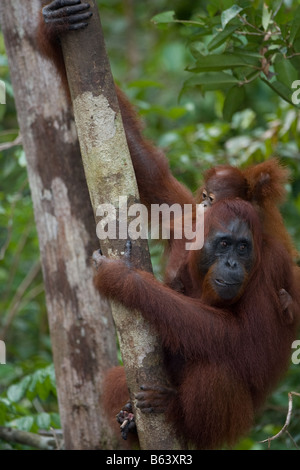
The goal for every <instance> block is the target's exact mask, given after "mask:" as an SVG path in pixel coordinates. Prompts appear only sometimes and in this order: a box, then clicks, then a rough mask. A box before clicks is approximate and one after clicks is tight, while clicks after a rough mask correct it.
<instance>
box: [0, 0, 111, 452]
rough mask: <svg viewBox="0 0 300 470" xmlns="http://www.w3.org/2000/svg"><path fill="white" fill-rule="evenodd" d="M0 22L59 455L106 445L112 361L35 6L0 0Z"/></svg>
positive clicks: (92, 243) (88, 235)
mask: <svg viewBox="0 0 300 470" xmlns="http://www.w3.org/2000/svg"><path fill="white" fill-rule="evenodd" d="M0 13H1V25H2V31H3V34H4V39H5V44H6V51H7V55H8V59H9V65H10V72H11V79H12V84H13V88H14V94H15V101H16V106H17V112H18V119H19V124H20V129H21V133H22V138H23V143H24V149H25V152H26V158H27V167H28V176H29V183H30V189H31V194H32V199H33V205H34V213H35V220H36V225H37V230H38V236H39V244H40V253H41V262H42V268H43V275H44V281H45V290H46V301H47V310H48V317H49V325H50V332H51V342H52V349H53V358H54V364H55V372H56V379H57V389H58V400H59V409H60V416H61V422H62V428H63V434H64V442H65V448H66V449H103V448H110V449H112V448H114V446H115V445H116V444H115V443H114V439H113V438H112V434H111V432H110V430H109V429H108V428H107V424H106V422H105V421H104V413H103V409H102V408H101V394H102V387H103V378H104V374H105V372H106V370H107V369H108V368H110V367H111V366H113V365H115V364H116V363H117V352H116V343H115V333H114V327H113V321H112V317H111V312H110V308H109V305H108V304H107V302H105V301H104V300H101V299H100V297H99V294H98V293H97V292H96V290H95V288H94V286H93V269H92V266H91V262H90V255H91V254H92V252H93V250H94V249H96V248H97V246H98V240H97V237H96V231H95V219H94V215H93V210H92V207H91V204H90V198H89V194H88V190H87V186H86V181H85V176H84V171H83V168H82V161H81V156H80V149H79V146H78V141H77V136H76V131H75V126H74V120H73V117H72V112H71V110H70V106H69V104H68V102H67V99H66V97H65V95H64V92H63V89H62V86H61V83H60V81H59V79H58V76H57V72H56V70H55V69H54V67H53V66H52V64H51V63H50V62H48V61H46V60H45V59H44V58H43V57H41V55H40V54H39V51H38V48H37V45H36V39H35V36H36V28H37V24H38V18H39V14H40V1H39V0H31V1H30V2H28V1H26V2H24V1H23V0H14V1H13V2H12V1H11V0H1V1H0Z"/></svg>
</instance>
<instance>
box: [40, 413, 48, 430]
mask: <svg viewBox="0 0 300 470" xmlns="http://www.w3.org/2000/svg"><path fill="white" fill-rule="evenodd" d="M36 424H37V426H38V428H39V429H49V427H50V424H51V416H50V414H49V413H39V414H38V415H37V417H36Z"/></svg>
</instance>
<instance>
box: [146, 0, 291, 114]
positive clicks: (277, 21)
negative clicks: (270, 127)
mask: <svg viewBox="0 0 300 470" xmlns="http://www.w3.org/2000/svg"><path fill="white" fill-rule="evenodd" d="M294 3H295V5H293V7H292V8H290V9H289V11H288V14H285V12H286V10H287V8H286V7H285V5H284V2H278V1H275V2H272V3H271V4H270V5H269V6H268V4H267V3H266V2H264V1H260V2H257V6H256V8H255V9H254V8H253V5H252V4H251V3H247V2H245V1H239V2H236V3H234V2H226V4H227V6H228V8H226V9H225V10H223V9H220V8H218V9H215V8H211V7H210V8H208V9H207V13H206V14H204V13H201V14H198V15H195V18H194V20H193V21H190V20H176V19H175V18H174V16H175V12H174V11H173V12H166V13H161V14H159V15H156V16H155V17H154V19H153V21H155V23H158V24H165V23H168V22H169V23H174V22H179V23H181V24H182V25H185V26H186V27H187V28H188V29H189V32H188V41H189V49H190V51H191V54H192V56H193V63H192V65H191V66H188V67H187V70H188V71H189V72H192V73H193V74H196V77H193V78H191V79H188V80H187V81H186V82H185V84H184V90H186V89H187V88H189V87H194V86H197V87H198V88H199V89H200V91H201V92H202V93H205V92H206V91H208V90H220V89H223V90H224V91H225V92H228V86H229V85H232V84H235V86H234V87H232V88H231V90H230V92H231V98H232V100H237V102H238V104H239V108H240V109H242V108H243V107H245V106H246V99H245V94H242V93H241V92H240V91H239V88H240V87H245V86H246V85H248V83H250V82H252V81H254V80H256V79H260V80H263V81H264V83H266V85H268V86H269V87H271V89H272V90H273V91H275V92H276V93H278V95H279V96H281V97H282V98H283V99H285V100H286V101H287V102H289V103H291V104H293V103H292V96H293V91H292V84H293V83H294V82H295V81H296V80H297V79H299V78H300V77H299V45H300V22H299V18H300V6H299V5H297V2H294ZM243 97H244V99H242V98H243ZM294 104H299V100H297V102H296V103H294ZM234 112H235V109H234V108H233V107H232V106H231V104H230V103H229V101H228V100H227V101H225V102H224V109H223V113H224V118H225V119H229V118H231V117H232V115H233V113H234Z"/></svg>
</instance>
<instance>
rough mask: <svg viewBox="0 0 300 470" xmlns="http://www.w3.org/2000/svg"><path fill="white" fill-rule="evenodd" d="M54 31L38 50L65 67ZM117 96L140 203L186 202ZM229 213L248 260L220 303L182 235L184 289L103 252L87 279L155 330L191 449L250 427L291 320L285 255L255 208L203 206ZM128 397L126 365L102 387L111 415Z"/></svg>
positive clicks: (211, 215)
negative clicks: (285, 304) (249, 248)
mask: <svg viewBox="0 0 300 470" xmlns="http://www.w3.org/2000/svg"><path fill="white" fill-rule="evenodd" d="M49 35H50V39H51V41H50V42H48V43H47V38H48V37H49ZM53 38H54V35H53V31H51V30H50V29H49V28H48V27H46V26H45V25H44V23H43V22H41V25H40V28H39V40H40V43H41V45H42V49H43V53H44V54H45V55H46V56H47V57H49V58H51V59H52V60H54V61H55V63H56V64H57V65H58V66H59V71H60V73H61V74H62V75H64V68H63V67H62V64H61V56H60V58H59V54H60V51H59V49H58V47H57V46H58V42H56V40H55V39H53ZM65 83H66V82H65ZM118 97H119V103H120V108H121V112H122V117H123V121H124V127H125V131H126V136H127V141H128V146H129V149H130V153H131V156H132V161H133V165H134V169H135V173H136V177H137V181H138V186H139V190H140V195H141V199H142V202H143V203H144V204H146V205H147V207H150V205H151V204H153V203H156V204H161V203H168V204H173V203H180V204H182V205H183V204H189V203H192V204H194V203H195V200H194V198H193V196H192V194H191V193H190V192H189V191H188V190H187V189H186V188H184V187H183V186H182V185H180V184H179V183H178V182H177V181H176V180H175V178H174V177H173V176H172V174H171V173H170V170H169V167H168V163H167V160H166V158H165V157H164V155H163V154H162V153H161V152H160V151H159V150H157V149H156V148H155V147H154V146H153V145H152V144H151V143H150V142H148V141H146V140H145V139H144V138H143V136H142V132H141V127H140V124H139V123H138V121H137V118H136V116H135V113H134V111H133V109H132V107H131V106H130V104H129V103H128V101H127V99H126V98H125V97H124V95H123V94H122V93H121V92H120V91H119V90H118ZM270 171H271V170H270V168H269V172H270ZM272 175H273V173H272ZM257 178H258V181H260V179H259V178H260V177H259V176H257V174H256V173H255V172H254V173H251V171H249V172H248V173H247V179H248V181H249V185H250V188H252V194H253V202H254V203H257V204H258V208H259V210H261V208H263V210H265V207H266V201H267V200H269V199H268V198H269V196H270V200H272V199H273V197H274V194H275V193H272V191H271V193H269V194H266V193H265V191H264V189H263V186H262V185H260V186H256V185H255V182H256V181H257ZM278 178H279V179H278ZM280 178H281V176H280V177H279V176H278V175H277V176H276V174H275V173H274V178H273V176H271V181H272V184H273V185H275V187H276V188H277V189H276V191H277V192H276V195H278V197H279V196H280V194H281V185H282V180H281V179H280ZM253 188H254V189H253ZM278 190H279V192H278ZM239 197H241V195H239ZM267 210H269V209H267ZM235 217H241V218H243V219H244V220H245V221H246V222H247V223H248V225H249V227H250V228H251V231H252V234H253V238H254V248H255V253H256V261H255V266H254V268H253V270H252V272H251V273H250V276H249V279H248V283H247V287H246V289H245V290H244V292H243V295H242V296H241V297H240V298H239V300H238V301H236V302H234V303H233V304H231V305H223V306H222V305H221V306H220V305H219V307H216V306H215V303H218V304H220V302H217V301H218V299H214V298H212V295H211V294H209V292H207V289H206V288H205V279H202V278H201V276H199V273H198V272H197V269H196V268H197V256H198V254H197V253H196V252H195V253H194V254H190V253H188V252H187V251H185V241H186V240H174V239H172V237H171V240H170V259H171V261H170V264H169V267H168V270H167V278H168V277H169V278H170V279H173V280H174V273H175V274H177V280H178V282H179V284H180V289H181V290H182V292H184V294H185V295H183V294H181V293H179V292H176V291H174V290H173V289H171V288H170V287H168V286H166V285H162V284H161V283H159V282H158V281H157V280H156V279H155V278H154V277H153V276H152V275H150V274H148V273H145V272H141V271H135V270H133V269H131V268H130V267H128V266H127V265H126V264H124V263H123V262H122V261H112V260H109V259H103V260H102V264H101V265H100V266H99V268H98V272H97V275H96V277H95V284H96V286H97V287H98V289H99V291H100V292H101V293H102V294H103V295H106V296H108V297H110V298H113V299H116V300H118V301H120V302H122V303H123V304H125V305H126V306H127V307H128V308H129V309H135V308H136V309H138V310H140V311H141V312H142V314H143V315H144V317H145V318H146V319H147V320H148V321H149V322H150V323H152V324H153V326H154V327H155V328H156V330H157V331H158V333H159V335H160V337H161V341H162V343H163V346H164V350H165V353H166V366H167V369H168V371H169V378H170V380H171V382H172V383H173V386H174V387H175V388H176V390H177V395H176V397H175V398H174V397H173V396H171V397H170V399H169V401H168V407H167V410H166V413H167V418H168V419H169V420H170V421H171V422H172V423H173V424H174V426H175V429H176V430H177V432H178V435H179V436H180V437H181V438H182V439H184V440H186V441H188V442H192V444H193V445H194V446H195V447H197V448H216V447H219V446H222V445H224V444H229V445H233V444H234V442H236V440H237V439H238V438H239V437H240V436H241V435H243V434H244V433H246V432H247V431H248V430H249V427H250V426H251V424H252V422H253V417H254V412H255V411H256V410H258V409H259V408H260V406H261V405H262V404H263V402H264V400H265V398H266V396H267V394H268V393H269V392H270V391H271V389H272V388H273V387H274V386H275V385H276V383H277V382H278V380H279V379H280V377H281V376H282V374H283V372H284V371H285V370H286V367H287V364H288V362H289V358H290V353H291V350H290V347H291V342H292V340H293V339H294V338H295V334H296V327H297V323H298V320H299V309H300V299H299V289H297V288H296V286H295V281H294V279H293V274H292V266H291V260H290V257H289V256H288V254H287V252H286V250H285V249H284V247H283V246H282V244H280V243H279V242H278V239H277V240H274V239H272V238H271V237H270V236H269V235H270V234H269V233H266V232H268V231H265V233H263V231H262V228H261V225H260V221H259V218H258V217H257V215H256V213H255V211H254V208H253V207H252V206H251V205H250V204H249V203H247V202H245V201H242V200H231V201H227V202H226V201H221V202H219V203H217V204H215V205H214V206H213V207H212V209H211V210H210V211H208V213H207V215H206V222H207V227H208V228H209V227H212V228H213V227H215V226H216V224H219V223H220V222H221V221H223V222H224V223H226V221H227V222H228V220H232V218H235ZM279 230H282V229H281V228H279V227H276V231H279ZM203 286H204V287H203ZM203 289H204V290H203ZM280 289H286V290H287V291H288V292H289V294H290V295H291V296H292V298H293V302H294V306H295V315H294V322H293V323H292V324H287V323H286V322H285V321H284V318H283V315H282V308H281V305H280V302H279V296H278V292H279V290H280ZM207 297H208V302H207ZM204 298H205V302H204V301H203V299H204ZM208 303H209V304H210V305H208ZM128 398H129V397H128V393H127V387H126V384H125V376H124V371H123V369H122V368H117V369H114V370H113V371H111V372H110V373H109V375H108V377H107V388H106V392H105V406H106V407H107V411H108V413H109V415H110V416H111V417H112V419H114V417H115V414H116V412H117V411H119V409H121V407H122V406H123V405H124V404H125V403H126V402H127V401H128Z"/></svg>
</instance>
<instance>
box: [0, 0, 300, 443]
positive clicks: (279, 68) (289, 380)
mask: <svg viewBox="0 0 300 470" xmlns="http://www.w3.org/2000/svg"><path fill="white" fill-rule="evenodd" d="M299 5H300V1H299V0H297V1H296V0H285V1H272V2H270V1H267V2H264V3H263V2H262V1H260V0H252V1H248V2H246V1H236V2H234V1H230V0H224V1H205V0H202V1H197V0H173V2H169V1H168V0H151V2H140V1H138V0H101V2H100V1H99V6H100V7H101V19H102V24H103V28H104V33H105V37H106V45H107V49H108V53H109V57H110V60H111V66H112V70H113V74H114V77H115V79H116V82H117V83H118V84H119V85H120V86H121V88H122V89H123V90H124V91H125V92H126V93H127V94H128V96H129V97H130V99H131V101H132V102H133V103H134V104H135V105H136V106H137V109H138V110H139V112H140V114H141V116H142V118H143V120H144V122H145V127H146V128H145V133H146V135H147V136H148V137H149V138H151V139H152V140H154V141H155V142H156V143H157V145H159V146H161V147H162V148H164V149H165V151H166V152H167V155H168V158H169V161H170V165H171V168H172V170H173V172H174V174H175V175H176V177H177V178H178V179H180V180H181V181H182V182H184V183H185V184H186V185H187V186H189V187H190V188H192V189H193V190H195V189H196V188H197V187H198V186H199V184H200V183H201V175H202V173H203V170H205V169H206V168H208V167H210V166H212V165H216V164H218V163H229V164H232V165H237V166H246V165H249V164H252V163H258V162H261V161H264V160H266V159H268V158H270V157H271V156H277V157H278V158H280V160H281V161H282V162H283V163H284V164H285V165H287V166H288V167H289V168H290V170H291V182H290V184H289V185H288V187H287V192H288V198H287V202H286V203H285V204H284V205H283V207H282V213H283V216H284V219H285V222H286V226H287V228H288V230H289V232H290V233H291V234H292V236H293V238H294V240H295V243H296V245H297V247H298V249H300V223H299V221H300V152H299V144H300V121H299V107H297V106H295V105H293V104H292V103H291V96H292V92H293V90H292V89H291V83H292V82H293V81H294V80H297V79H298V80H299V79H300V74H299V70H300V57H298V55H299V56H300V7H299ZM170 10H172V12H170ZM165 12H167V13H165ZM224 12H227V13H225V14H224ZM162 13H164V15H161V14H162ZM157 15H158V16H157ZM153 17H154V20H152V21H151V19H152V18H153ZM243 18H244V20H243ZM174 19H175V20H176V21H174ZM177 20H180V21H177ZM245 20H246V21H247V23H246V22H245ZM298 24H299V26H298ZM224 32H226V34H224ZM269 32H270V34H268V33H269ZM222 33H223V36H220V34H222ZM255 33H256V34H255ZM212 54H216V57H215V59H216V60H214V58H213V59H212V61H210V59H209V56H211V55H212ZM262 55H263V56H264V58H265V62H264V63H263V62H262ZM218 57H219V60H217V58H218ZM242 60H244V61H245V63H241V61H242ZM203 64H206V66H205V67H204V65H203ZM0 78H1V80H3V81H4V82H5V84H6V99H7V102H6V105H0V310H1V314H0V338H1V339H4V340H5V342H6V346H7V364H6V365H0V426H1V425H10V426H15V427H17V428H18V429H24V430H30V431H33V432H35V431H37V429H39V428H42V429H49V428H50V427H54V428H56V427H59V415H58V410H57V401H56V389H55V378H54V371H53V365H52V354H51V343H50V338H49V332H48V325H47V314H46V308H45V294H44V288H43V280H42V275H41V267H40V262H39V248H38V240H37V234H36V230H35V222H34V215H33V208H32V202H31V196H30V190H29V186H28V180H27V174H26V159H25V155H24V152H23V149H22V145H21V144H20V142H19V141H18V135H19V130H18V122H17V116H16V110H15V106H14V97H13V91H12V88H11V85H10V77H9V68H8V64H7V59H6V55H5V48H4V42H3V37H2V34H1V32H0ZM298 88H299V86H298ZM16 139H17V140H16ZM152 251H153V263H154V265H155V269H156V272H157V273H159V272H160V265H159V255H160V251H159V250H158V249H156V248H154V249H153V250H152ZM299 287H300V286H299ZM299 367H300V365H291V367H290V369H289V372H288V375H287V377H286V378H285V379H284V380H283V381H282V383H281V384H280V386H279V387H278V389H277V391H276V392H275V393H274V394H273V395H272V397H270V399H269V401H268V403H267V404H266V406H265V409H264V410H263V414H262V416H261V417H259V418H258V420H257V422H256V424H255V426H254V428H253V431H252V433H251V435H250V436H248V438H247V439H243V440H242V441H241V443H240V444H239V445H238V446H237V448H238V449H265V448H266V447H267V445H266V444H260V443H259V441H260V440H261V439H265V438H266V437H268V436H271V435H273V434H276V432H278V430H279V429H280V428H281V427H282V425H283V424H284V422H285V418H286V413H287V405H288V397H287V393H288V392H289V391H291V390H295V391H298V392H299V391H300V388H299V370H300V369H299ZM299 416H300V399H294V407H293V416H292V421H291V424H290V426H289V434H287V433H285V434H284V435H283V436H282V437H281V438H280V439H278V440H276V441H274V442H272V445H271V448H272V449H293V448H296V444H297V443H298V446H299V445H300V421H299ZM20 447H21V446H14V448H20ZM1 448H11V446H10V445H9V444H7V443H4V442H3V443H1V441H0V449H1Z"/></svg>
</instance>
